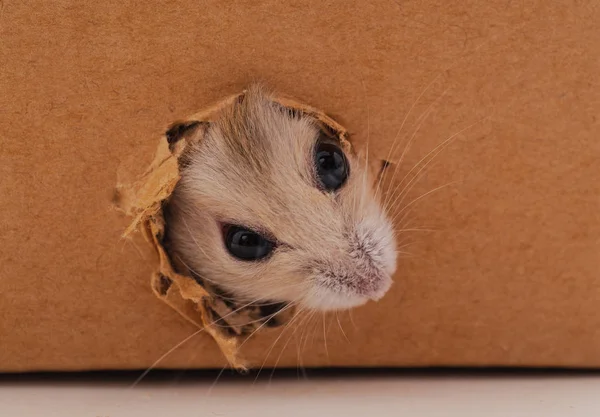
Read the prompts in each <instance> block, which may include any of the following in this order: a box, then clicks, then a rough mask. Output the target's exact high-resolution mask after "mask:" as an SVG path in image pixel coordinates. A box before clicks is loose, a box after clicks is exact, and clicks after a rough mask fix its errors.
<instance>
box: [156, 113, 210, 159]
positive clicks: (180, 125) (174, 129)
mask: <svg viewBox="0 0 600 417" xmlns="http://www.w3.org/2000/svg"><path fill="white" fill-rule="evenodd" d="M208 126H209V123H208V122H201V121H199V120H187V121H178V122H175V123H172V124H171V125H170V126H169V128H168V129H167V131H166V132H165V137H166V139H167V142H168V143H169V149H170V150H171V152H173V151H174V150H175V146H176V145H177V144H178V143H179V142H180V141H181V139H185V140H186V141H187V142H190V139H192V138H195V137H196V136H197V134H198V133H201V132H204V131H205V130H206V129H207V128H208Z"/></svg>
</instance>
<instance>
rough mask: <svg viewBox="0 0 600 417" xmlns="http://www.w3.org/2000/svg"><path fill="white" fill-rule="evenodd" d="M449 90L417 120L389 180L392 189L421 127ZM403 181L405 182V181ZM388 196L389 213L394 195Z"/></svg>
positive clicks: (386, 203) (385, 204)
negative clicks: (390, 201)
mask: <svg viewBox="0 0 600 417" xmlns="http://www.w3.org/2000/svg"><path fill="white" fill-rule="evenodd" d="M449 89H450V87H448V88H446V89H445V90H444V91H443V92H442V93H441V94H440V95H439V96H438V97H437V98H436V99H435V100H434V101H433V102H432V103H431V104H430V105H429V106H427V108H426V109H425V111H424V112H423V114H421V116H419V118H418V119H417V126H416V128H415V130H414V132H413V134H412V136H411V137H410V139H409V140H408V141H407V142H406V145H405V147H404V150H403V151H402V154H401V155H400V159H399V160H398V162H397V163H396V164H395V167H394V171H393V173H392V178H391V179H390V180H389V184H390V185H389V187H391V186H392V185H393V184H394V179H395V178H396V174H397V173H398V169H399V168H400V166H401V165H402V162H404V158H405V157H406V155H407V154H408V150H409V149H410V147H411V146H412V144H413V141H414V139H415V137H416V136H417V133H418V132H419V130H420V129H421V126H423V123H424V122H425V120H427V117H428V116H429V115H430V114H431V113H432V112H433V106H434V105H435V104H436V103H438V102H439V101H440V100H441V98H442V97H443V96H445V95H446V93H447V92H448V90H449ZM402 181H404V179H403V180H402ZM402 181H400V183H399V184H398V186H399V185H400V184H402ZM386 191H389V189H388V190H386ZM387 194H388V195H387V196H386V198H385V200H384V203H383V207H384V210H386V211H387V209H388V207H389V200H390V198H391V196H393V193H391V194H389V193H387Z"/></svg>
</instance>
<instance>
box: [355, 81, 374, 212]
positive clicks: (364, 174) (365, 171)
mask: <svg viewBox="0 0 600 417" xmlns="http://www.w3.org/2000/svg"><path fill="white" fill-rule="evenodd" d="M360 81H361V85H362V90H363V97H364V101H365V106H366V108H367V151H366V155H365V170H364V173H363V185H362V186H363V188H364V187H365V186H366V184H367V176H368V174H369V141H370V139H371V109H370V106H369V97H368V95H367V87H366V85H365V80H364V78H363V77H362V74H361V78H360ZM358 195H359V193H356V194H355V195H354V212H356V200H357V199H358Z"/></svg>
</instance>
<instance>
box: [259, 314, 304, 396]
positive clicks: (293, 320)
mask: <svg viewBox="0 0 600 417" xmlns="http://www.w3.org/2000/svg"><path fill="white" fill-rule="evenodd" d="M304 310H305V309H304V308H303V309H301V310H300V311H298V312H297V313H296V314H295V315H294V317H292V319H291V320H290V321H289V322H288V323H287V324H286V325H285V326H284V328H283V329H282V330H281V333H280V334H279V336H277V338H276V339H275V341H274V342H273V343H272V344H271V347H270V348H269V350H268V351H267V355H266V356H265V359H264V361H263V363H262V365H261V367H260V368H259V370H258V372H257V374H256V377H255V378H254V382H253V385H254V384H256V381H257V380H258V377H259V376H260V373H261V372H262V370H263V368H264V367H265V364H266V363H267V361H268V360H269V356H271V352H272V351H273V349H274V348H275V345H277V342H279V340H280V339H281V337H282V336H283V335H284V333H285V331H286V330H287V329H289V328H290V326H291V325H292V324H293V323H294V322H295V321H296V320H297V319H298V317H300V316H301V314H302V313H303V312H304ZM286 345H287V344H286ZM284 348H285V347H284ZM279 357H281V355H279ZM275 366H277V365H275Z"/></svg>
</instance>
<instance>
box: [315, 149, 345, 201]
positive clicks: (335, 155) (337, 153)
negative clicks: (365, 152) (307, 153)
mask: <svg viewBox="0 0 600 417" xmlns="http://www.w3.org/2000/svg"><path fill="white" fill-rule="evenodd" d="M315 163H316V165H317V177H318V179H319V182H320V183H321V186H322V187H323V188H324V189H325V190H326V191H336V190H338V189H339V188H340V187H341V186H342V185H344V183H345V182H346V179H347V178H348V174H349V171H350V167H349V166H348V160H347V159H346V155H344V152H343V151H342V150H341V149H340V148H339V147H338V146H337V145H334V144H333V143H329V142H321V141H320V142H318V143H317V146H316V150H315Z"/></svg>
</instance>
